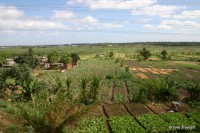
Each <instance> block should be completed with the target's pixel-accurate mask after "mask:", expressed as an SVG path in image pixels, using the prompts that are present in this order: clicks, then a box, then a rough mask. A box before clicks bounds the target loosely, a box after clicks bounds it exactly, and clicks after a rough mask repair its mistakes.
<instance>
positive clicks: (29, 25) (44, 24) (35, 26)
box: [0, 5, 68, 31]
mask: <svg viewBox="0 0 200 133" xmlns="http://www.w3.org/2000/svg"><path fill="white" fill-rule="evenodd" d="M4 17H5V18H6V19H5V18H4ZM18 17H22V18H28V17H27V16H26V15H25V14H24V12H23V11H21V10H19V9H18V8H16V7H13V6H4V5H0V28H1V29H6V30H7V31H15V30H38V31H41V30H57V29H68V27H67V26H66V25H64V24H63V23H61V22H54V21H43V20H42V18H35V17H32V18H28V20H26V19H17V18H18Z"/></svg>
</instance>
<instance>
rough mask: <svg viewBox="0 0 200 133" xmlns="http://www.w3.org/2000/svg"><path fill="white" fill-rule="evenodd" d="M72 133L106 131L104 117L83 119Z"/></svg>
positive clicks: (106, 132) (105, 132)
mask: <svg viewBox="0 0 200 133" xmlns="http://www.w3.org/2000/svg"><path fill="white" fill-rule="evenodd" d="M78 127H79V128H78V129H76V130H75V131H73V133H108V131H107V129H106V126H105V119H104V118H92V119H83V120H82V121H81V122H80V123H78Z"/></svg>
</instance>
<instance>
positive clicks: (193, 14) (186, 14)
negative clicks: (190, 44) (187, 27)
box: [173, 10, 200, 19]
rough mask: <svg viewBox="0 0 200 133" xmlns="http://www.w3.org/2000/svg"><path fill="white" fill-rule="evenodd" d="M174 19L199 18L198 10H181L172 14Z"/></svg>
mask: <svg viewBox="0 0 200 133" xmlns="http://www.w3.org/2000/svg"><path fill="white" fill-rule="evenodd" d="M173 17H174V18H176V19H181V18H191V19H193V18H200V10H193V11H183V12H182V13H180V14H179V15H174V16H173Z"/></svg>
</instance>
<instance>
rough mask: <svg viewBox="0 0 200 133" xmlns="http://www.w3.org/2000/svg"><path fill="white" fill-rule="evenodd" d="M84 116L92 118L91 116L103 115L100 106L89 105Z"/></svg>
mask: <svg viewBox="0 0 200 133" xmlns="http://www.w3.org/2000/svg"><path fill="white" fill-rule="evenodd" d="M84 116H85V117H87V118H93V117H103V116H104V115H103V113H102V111H101V106H100V105H95V106H91V107H90V108H89V110H88V111H87V113H86V114H85V115H84Z"/></svg>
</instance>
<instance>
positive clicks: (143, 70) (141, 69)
mask: <svg viewBox="0 0 200 133" xmlns="http://www.w3.org/2000/svg"><path fill="white" fill-rule="evenodd" d="M137 69H138V70H139V71H141V72H148V71H147V70H146V69H144V68H137Z"/></svg>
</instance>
